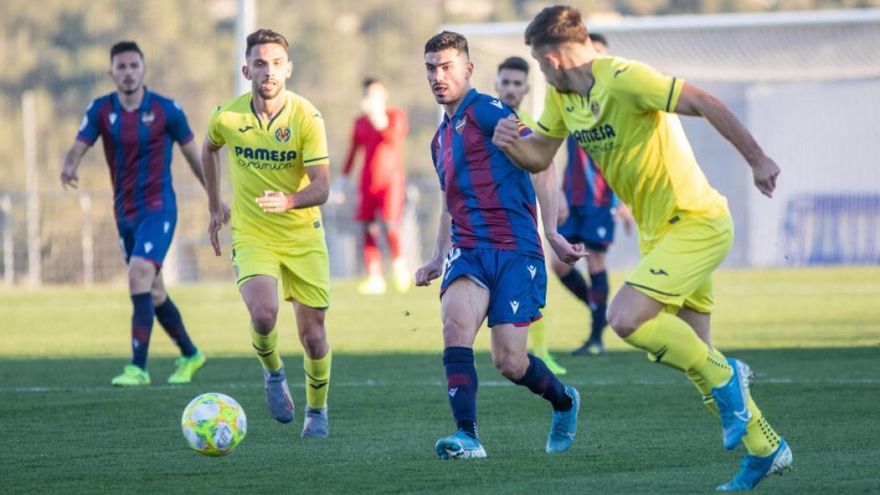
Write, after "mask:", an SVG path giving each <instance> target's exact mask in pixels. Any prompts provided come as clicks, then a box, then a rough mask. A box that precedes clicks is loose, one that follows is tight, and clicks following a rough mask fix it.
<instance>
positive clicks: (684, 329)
mask: <svg viewBox="0 0 880 495" xmlns="http://www.w3.org/2000/svg"><path fill="white" fill-rule="evenodd" d="M624 340H626V341H627V342H628V343H629V344H630V345H632V346H634V347H638V348H639V349H644V350H646V351H648V353H649V357H650V358H651V359H652V360H653V361H654V362H657V363H661V364H665V365H666V366H669V367H672V368H675V369H677V370H680V371H684V372H685V373H687V372H688V371H693V372H695V373H696V374H697V375H699V376H700V377H701V378H702V379H703V380H704V381H705V382H706V384H707V385H709V386H710V387H720V386H722V385H724V384H725V383H727V382H728V381H729V380H730V377H731V376H733V370H732V369H731V368H730V365H729V364H727V361H726V360H725V359H724V356H723V355H721V353H720V352H718V351H715V350H711V351H710V349H709V346H707V345H706V343H705V342H703V341H702V340H700V339H699V337H697V334H696V333H694V330H693V329H692V328H691V327H690V325H688V324H687V323H686V322H685V321H684V320H682V319H681V318H678V317H677V316H673V315H671V314H669V313H660V314H658V315H657V316H655V317H654V318H652V319H650V320H648V321H646V322H645V323H644V324H642V326H640V327H639V328H637V329H636V331H635V332H633V333H632V334H630V335H629V336H628V337H626V338H625V339H624Z"/></svg>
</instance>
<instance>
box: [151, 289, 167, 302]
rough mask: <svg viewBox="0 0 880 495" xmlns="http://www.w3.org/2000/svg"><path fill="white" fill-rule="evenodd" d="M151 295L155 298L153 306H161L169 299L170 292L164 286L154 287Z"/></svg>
mask: <svg viewBox="0 0 880 495" xmlns="http://www.w3.org/2000/svg"><path fill="white" fill-rule="evenodd" d="M150 296H151V297H152V299H153V306H154V307H155V306H161V305H162V304H164V303H165V301H166V300H167V299H168V293H167V292H165V288H164V287H153V288H152V289H151V290H150Z"/></svg>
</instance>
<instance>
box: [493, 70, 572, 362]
mask: <svg viewBox="0 0 880 495" xmlns="http://www.w3.org/2000/svg"><path fill="white" fill-rule="evenodd" d="M495 92H496V93H498V98H500V99H501V101H503V102H504V103H507V104H508V105H509V106H510V108H513V110H514V111H515V112H516V113H517V115H518V116H519V119H520V120H521V121H522V123H523V124H525V125H526V127H528V128H530V129H534V128H535V120H534V119H533V118H532V117H531V115H529V114H528V113H526V111H525V110H523V109H522V108H520V105H521V104H522V101H523V99H524V98H525V97H526V95H527V94H528V93H529V63H528V62H526V61H525V60H524V59H523V58H521V57H508V58H506V59H505V60H504V61H503V62H501V64H499V65H498V72H497V74H496V78H495ZM540 182H543V183H544V187H541V185H540V184H538V183H540ZM532 183H533V184H535V192H536V193H538V203H539V204H540V205H541V224H542V226H543V227H544V232H556V230H557V227H556V224H557V217H556V211H557V209H558V208H557V207H556V206H555V204H556V200H557V198H558V194H556V190H557V186H556V170H555V167H550V168H548V169H547V170H546V171H544V172H542V173H540V174H535V175H532ZM542 191H550V194H549V195H547V196H550V197H542V194H540V193H541V192H542ZM548 202H553V205H549V204H548ZM550 253H551V254H550V256H552V259H554V260H558V259H559V257H558V256H556V253H555V252H553V250H552V249H551V250H550ZM560 263H564V262H562V261H560ZM546 320H547V318H546V316H545V317H544V318H541V319H540V320H538V321H536V322H534V323H532V325H531V326H530V327H529V344H530V346H531V348H532V352H533V353H534V354H535V355H536V356H538V357H539V358H541V360H542V361H544V364H546V365H547V368H549V369H550V371H552V372H553V373H554V374H555V375H564V374H565V373H566V372H567V370H566V369H565V368H563V367H562V365H560V364H559V363H557V362H556V360H555V359H553V355H552V354H550V349H549V345H548V343H547V321H546Z"/></svg>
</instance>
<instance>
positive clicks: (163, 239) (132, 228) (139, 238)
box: [116, 210, 177, 268]
mask: <svg viewBox="0 0 880 495" xmlns="http://www.w3.org/2000/svg"><path fill="white" fill-rule="evenodd" d="M176 225H177V211H175V210H172V211H155V212H149V213H146V214H145V215H143V216H141V217H139V218H136V219H134V220H132V221H128V220H123V221H121V222H118V223H117V224H116V229H117V230H118V231H119V245H120V247H121V248H122V254H123V255H124V256H125V263H126V264H128V262H129V260H131V257H132V256H139V257H141V258H145V259H147V260H150V261H152V262H153V263H154V264H155V265H156V267H160V268H161V267H162V262H163V261H165V255H167V254H168V248H170V247H171V239H173V238H174V227H175V226H176Z"/></svg>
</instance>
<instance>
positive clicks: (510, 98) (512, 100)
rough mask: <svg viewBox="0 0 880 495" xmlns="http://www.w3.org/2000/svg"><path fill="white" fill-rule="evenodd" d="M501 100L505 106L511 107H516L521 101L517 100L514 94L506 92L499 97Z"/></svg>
mask: <svg viewBox="0 0 880 495" xmlns="http://www.w3.org/2000/svg"><path fill="white" fill-rule="evenodd" d="M501 101H503V102H504V103H506V104H507V106H509V107H511V108H516V107H518V106H519V104H520V103H522V100H519V101H517V98H516V95H512V94H506V95H503V96H502V97H501Z"/></svg>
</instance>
